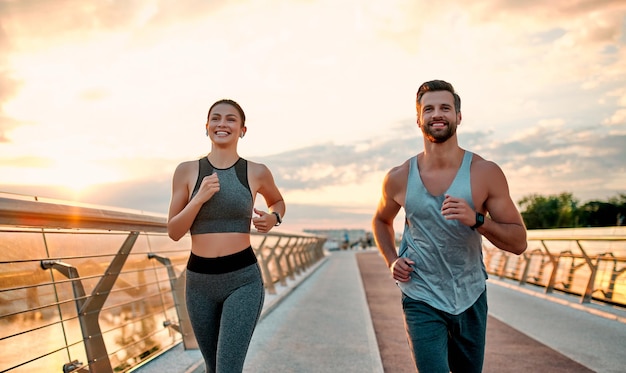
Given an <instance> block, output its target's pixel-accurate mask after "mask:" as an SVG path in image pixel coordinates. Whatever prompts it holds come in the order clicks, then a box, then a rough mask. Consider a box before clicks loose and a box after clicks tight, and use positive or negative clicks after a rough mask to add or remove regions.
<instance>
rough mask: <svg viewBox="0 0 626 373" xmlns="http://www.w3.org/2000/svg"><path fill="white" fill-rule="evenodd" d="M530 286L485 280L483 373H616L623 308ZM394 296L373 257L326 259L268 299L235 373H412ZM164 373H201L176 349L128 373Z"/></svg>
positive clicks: (196, 361) (620, 363) (195, 357)
mask: <svg viewBox="0 0 626 373" xmlns="http://www.w3.org/2000/svg"><path fill="white" fill-rule="evenodd" d="M533 288H534V287H528V286H526V287H523V288H520V287H518V286H517V285H515V284H514V283H509V282H506V281H502V280H497V279H491V280H489V282H488V302H489V307H490V308H489V314H490V317H489V321H488V327H487V353H486V357H485V367H484V368H485V369H484V372H485V373H491V372H498V373H508V372H510V373H517V372H529V371H530V372H557V373H558V372H568V373H571V372H580V373H583V372H584V373H587V372H594V371H595V372H603V373H605V372H606V373H613V372H615V373H617V372H624V367H625V366H626V354H624V352H623V351H624V346H626V310H622V309H616V308H612V307H609V306H598V305H584V306H583V305H580V304H579V303H578V302H579V301H578V299H579V298H577V297H568V296H563V295H559V294H554V295H549V296H548V295H546V294H544V293H543V292H542V289H533ZM287 295H288V296H287ZM399 297H400V294H399V292H398V289H397V287H396V285H395V284H394V283H393V281H392V280H391V278H390V276H389V273H388V270H387V268H386V266H385V265H384V262H383V260H382V258H381V257H380V255H379V254H378V252H377V251H375V250H365V251H339V252H333V253H332V254H330V255H329V256H328V257H327V258H325V259H324V261H323V262H322V263H320V264H319V265H318V266H317V267H316V268H314V269H312V270H310V271H309V272H308V273H307V274H306V275H305V276H302V277H301V278H300V279H298V281H296V282H295V283H294V285H291V287H289V288H284V289H279V293H278V294H277V295H275V296H268V298H267V300H266V307H265V309H264V311H263V314H262V320H261V322H260V323H259V325H258V327H257V329H256V331H255V334H254V337H253V340H252V344H251V346H250V350H249V353H248V358H247V360H246V366H245V369H244V371H245V372H246V373H253V372H254V373H263V372H276V373H281V372H296V373H309V372H310V373H316V372H320V373H332V372H359V373H360V372H393V373H402V372H410V373H415V369H414V368H413V363H412V361H411V357H410V354H409V350H408V347H407V344H406V338H405V335H404V327H403V324H402V311H401V309H400V304H399ZM172 365H175V367H172ZM164 371H168V372H181V373H182V372H185V373H192V372H193V373H201V372H204V369H203V366H202V360H201V357H200V354H199V353H198V351H182V348H181V347H180V346H179V348H177V349H174V350H171V351H169V352H167V353H166V354H164V355H163V356H161V357H159V358H157V359H156V360H154V361H152V362H150V363H148V364H146V365H145V366H143V367H141V368H139V369H137V370H135V372H137V373H150V372H164Z"/></svg>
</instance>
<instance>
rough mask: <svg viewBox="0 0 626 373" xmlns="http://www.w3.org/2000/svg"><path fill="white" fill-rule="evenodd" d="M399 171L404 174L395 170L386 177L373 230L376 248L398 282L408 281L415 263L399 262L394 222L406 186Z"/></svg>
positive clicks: (373, 222) (373, 221)
mask: <svg viewBox="0 0 626 373" xmlns="http://www.w3.org/2000/svg"><path fill="white" fill-rule="evenodd" d="M398 171H400V174H402V171H401V170H399V169H393V170H391V171H390V172H389V173H388V174H387V175H386V176H385V180H384V182H383V195H382V197H381V198H380V202H379V203H378V208H377V209H376V213H375V214H374V218H373V219H372V229H373V232H374V238H375V240H376V246H377V247H378V250H379V251H380V253H381V254H382V256H383V258H384V259H385V262H386V263H387V267H388V268H389V269H390V270H391V273H392V275H393V278H394V279H396V280H398V281H408V280H409V278H410V272H411V271H412V270H413V269H412V268H411V265H412V264H413V262H411V261H410V260H408V259H407V260H398V252H397V250H396V240H395V231H394V229H393V221H394V219H395V217H396V215H398V212H399V211H400V208H401V207H402V206H401V205H400V204H399V203H398V202H397V200H396V199H397V197H398V196H401V195H403V194H404V193H402V191H401V190H400V189H401V185H406V183H404V184H402V181H400V182H399V179H400V180H402V176H401V175H398ZM400 262H402V263H400Z"/></svg>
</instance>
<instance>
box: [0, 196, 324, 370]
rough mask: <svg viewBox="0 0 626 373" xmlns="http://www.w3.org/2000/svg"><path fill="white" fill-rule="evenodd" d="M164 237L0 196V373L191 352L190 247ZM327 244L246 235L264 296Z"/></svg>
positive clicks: (99, 365) (154, 230)
mask: <svg viewBox="0 0 626 373" xmlns="http://www.w3.org/2000/svg"><path fill="white" fill-rule="evenodd" d="M166 232H167V220H166V217H165V216H164V215H158V214H153V213H144V212H141V211H135V210H123V209H116V208H111V207H102V206H91V205H84V204H76V203H71V202H68V201H55V200H43V199H40V198H37V197H24V196H17V195H15V196H14V195H7V194H4V193H0V349H2V351H3V354H2V355H0V372H5V371H10V370H12V369H15V368H17V367H20V368H21V369H27V370H29V371H63V372H91V373H103V372H106V373H112V372H113V371H115V372H126V371H128V370H131V369H132V368H133V367H134V366H137V365H139V364H141V363H143V362H145V360H146V359H149V358H151V357H153V356H155V355H157V354H160V353H162V352H163V351H165V350H167V349H169V348H172V347H174V346H175V345H177V344H179V343H181V342H182V343H183V345H184V347H185V348H187V349H190V348H197V343H196V342H195V337H194V336H193V332H192V330H191V327H190V325H189V321H188V315H187V311H186V306H185V302H184V282H185V276H184V274H185V264H186V260H187V258H188V255H189V246H190V237H189V235H186V236H185V237H183V238H182V239H181V240H180V241H178V242H174V241H172V240H171V239H170V238H169V237H168V236H167V234H166ZM325 240H326V238H325V237H320V236H316V235H311V234H301V233H288V232H276V233H274V232H272V233H269V234H260V233H252V241H253V249H254V251H255V253H256V255H257V259H258V260H259V265H260V267H261V270H262V274H263V278H264V282H265V286H266V291H268V292H269V293H272V292H273V291H275V290H274V286H275V284H276V283H283V284H284V283H286V281H288V280H292V279H293V276H294V275H295V274H297V273H298V272H299V271H302V270H304V269H306V268H307V267H309V266H311V265H313V264H314V263H315V262H316V261H319V260H320V259H321V258H323V256H324V252H323V244H324V242H325ZM70 306H72V307H70ZM159 325H160V326H159ZM38 341H43V342H45V343H37V342H38ZM26 345H28V346H32V347H31V348H29V349H27V350H24V349H23V348H22V347H20V346H26Z"/></svg>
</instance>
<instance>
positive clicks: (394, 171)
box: [387, 157, 414, 176]
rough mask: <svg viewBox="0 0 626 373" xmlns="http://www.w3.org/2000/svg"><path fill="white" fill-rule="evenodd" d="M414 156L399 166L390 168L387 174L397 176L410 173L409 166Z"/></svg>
mask: <svg viewBox="0 0 626 373" xmlns="http://www.w3.org/2000/svg"><path fill="white" fill-rule="evenodd" d="M413 158H414V157H411V158H409V159H407V160H406V161H404V162H403V163H402V164H399V165H397V166H394V167H392V168H391V169H390V170H389V172H388V173H387V175H389V176H396V175H399V176H402V175H404V174H408V172H409V168H410V165H411V160H412V159H413Z"/></svg>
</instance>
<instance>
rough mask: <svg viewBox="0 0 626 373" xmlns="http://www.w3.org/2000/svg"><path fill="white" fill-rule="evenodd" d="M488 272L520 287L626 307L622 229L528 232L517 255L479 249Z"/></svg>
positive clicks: (625, 252)
mask: <svg viewBox="0 0 626 373" xmlns="http://www.w3.org/2000/svg"><path fill="white" fill-rule="evenodd" d="M483 254H484V261H485V266H486V267H487V272H488V273H490V274H492V275H494V276H498V277H499V278H508V279H512V280H516V281H518V282H519V284H520V285H526V284H532V285H537V286H541V287H543V288H544V289H545V292H546V293H552V292H554V291H560V292H564V293H569V294H573V295H577V296H580V302H581V303H589V302H591V301H592V300H593V301H598V302H603V303H608V304H612V305H616V306H620V307H626V275H625V273H626V227H613V228H598V229H595V228H588V229H576V230H536V231H535V230H531V231H529V232H528V249H527V250H526V252H525V253H524V254H522V255H520V256H517V255H513V254H510V253H507V252H504V251H502V250H499V249H497V248H495V247H493V245H491V243H489V241H485V243H484V245H483Z"/></svg>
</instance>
